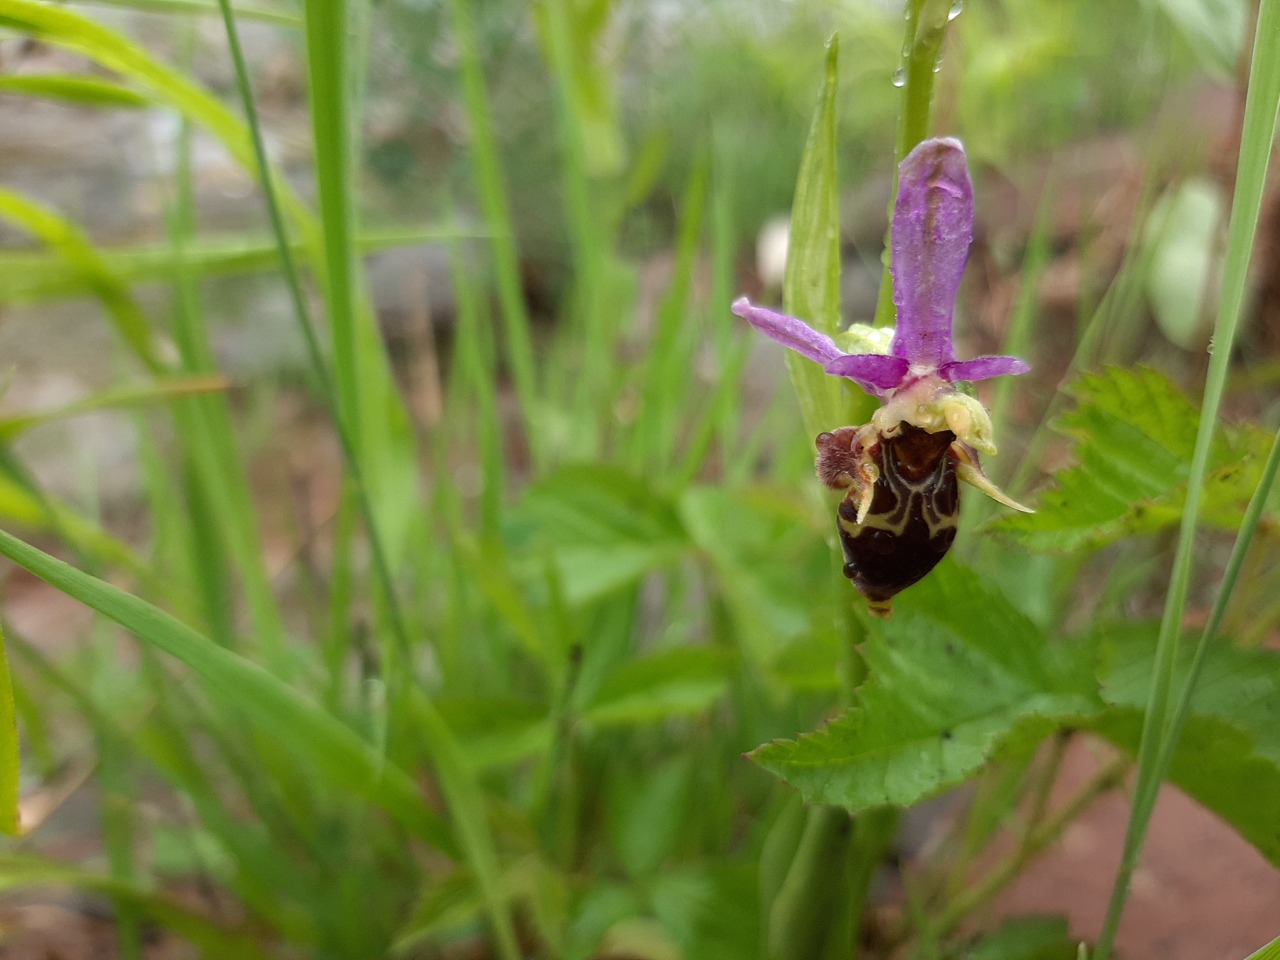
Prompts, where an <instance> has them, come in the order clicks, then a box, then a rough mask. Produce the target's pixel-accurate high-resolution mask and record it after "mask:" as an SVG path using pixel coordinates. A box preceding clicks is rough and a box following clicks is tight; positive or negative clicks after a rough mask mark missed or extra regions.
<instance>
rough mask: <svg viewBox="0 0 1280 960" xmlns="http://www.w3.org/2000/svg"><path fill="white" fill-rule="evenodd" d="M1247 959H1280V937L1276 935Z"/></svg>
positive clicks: (1246, 958)
mask: <svg viewBox="0 0 1280 960" xmlns="http://www.w3.org/2000/svg"><path fill="white" fill-rule="evenodd" d="M1245 960H1280V937H1276V938H1275V939H1274V940H1272V941H1271V942H1270V943H1268V944H1267V945H1266V946H1265V947H1262V948H1261V949H1260V950H1255V951H1254V952H1253V953H1251V954H1249V956H1247V957H1245Z"/></svg>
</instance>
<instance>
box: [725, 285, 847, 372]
mask: <svg viewBox="0 0 1280 960" xmlns="http://www.w3.org/2000/svg"><path fill="white" fill-rule="evenodd" d="M729 309H730V310H732V311H733V312H734V313H735V314H736V315H738V316H739V317H741V318H742V319H743V320H745V321H747V323H749V324H751V325H752V326H753V327H755V328H756V329H757V330H759V331H760V332H761V333H763V334H764V335H765V336H766V337H768V338H769V339H771V340H777V341H778V342H779V343H780V344H782V345H783V346H784V347H788V348H790V349H792V350H794V351H795V352H796V353H798V354H800V356H802V357H807V358H809V359H810V360H812V361H813V362H814V363H817V364H821V365H822V366H823V367H826V365H827V364H829V363H831V362H832V361H833V360H836V359H837V358H839V357H843V356H844V355H845V354H844V352H843V351H841V349H840V348H839V347H837V346H836V345H835V343H834V342H833V341H832V339H831V338H830V337H828V336H826V335H825V334H821V333H819V332H818V331H817V330H815V329H813V327H811V326H809V325H808V324H807V323H805V322H804V321H803V320H797V319H796V318H795V317H788V316H787V315H786V314H783V313H774V312H773V311H772V310H766V309H765V308H764V307H757V306H755V305H753V304H752V303H751V301H749V300H748V299H747V298H746V297H739V298H738V299H737V300H735V301H733V306H732V307H730V308H729Z"/></svg>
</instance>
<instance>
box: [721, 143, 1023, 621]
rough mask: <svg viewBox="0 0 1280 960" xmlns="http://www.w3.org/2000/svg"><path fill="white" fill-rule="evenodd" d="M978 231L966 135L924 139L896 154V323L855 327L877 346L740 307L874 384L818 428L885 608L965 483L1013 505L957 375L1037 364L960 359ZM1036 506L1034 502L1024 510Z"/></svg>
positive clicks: (926, 551) (824, 471) (851, 574)
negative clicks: (956, 323)
mask: <svg viewBox="0 0 1280 960" xmlns="http://www.w3.org/2000/svg"><path fill="white" fill-rule="evenodd" d="M972 238H973V185H972V183H971V182H970V180H969V171H968V167H967V165H966V163H965V156H964V147H963V146H961V144H960V142H959V141H958V140H951V139H943V140H926V141H925V142H924V143H921V144H920V145H919V146H917V147H916V148H915V149H914V150H912V151H911V153H910V154H908V155H907V158H906V159H905V160H903V161H902V164H901V166H900V167H899V168H898V197H897V201H896V202H895V204H894V211H893V229H892V231H891V240H890V246H891V250H890V255H891V260H890V269H891V272H892V274H893V302H894V304H895V305H896V307H897V314H898V316H897V326H896V327H895V328H894V330H893V331H892V339H890V337H889V333H890V331H888V330H887V329H875V328H871V327H857V328H851V334H852V335H853V337H852V338H853V339H856V340H859V341H860V342H861V343H862V344H864V345H865V347H866V349H868V350H870V351H874V352H866V353H845V352H844V351H842V350H840V349H839V348H838V347H837V346H836V344H835V342H834V341H833V340H832V339H831V338H830V337H828V336H826V335H824V334H821V333H819V332H818V331H816V330H814V329H813V328H812V327H810V326H809V325H808V324H806V323H805V322H804V321H802V320H797V319H796V318H795V317H788V316H784V315H783V314H780V313H774V312H773V311H772V310H766V309H764V308H763V307H757V306H753V305H752V304H751V303H750V302H748V301H747V299H746V298H745V297H743V298H741V299H739V300H738V301H737V302H735V303H734V305H733V312H734V313H736V314H737V315H738V316H740V317H742V318H743V319H745V320H746V321H747V322H748V323H750V324H751V325H752V326H753V327H755V328H756V329H757V330H759V331H760V332H761V333H763V334H765V335H766V336H768V337H771V338H773V339H774V340H777V341H778V342H779V343H781V344H783V345H784V346H787V347H789V348H790V349H792V350H795V351H796V352H797V353H799V354H801V355H802V356H805V357H808V358H809V359H810V360H813V361H814V362H815V363H819V364H821V365H822V368H823V370H825V371H826V372H827V373H829V374H831V375H832V376H836V377H847V378H848V379H850V380H852V381H854V382H855V383H857V384H858V385H859V386H860V387H862V389H863V390H865V391H867V392H868V393H870V394H872V395H873V396H875V397H878V398H879V399H880V400H881V401H882V403H881V406H880V408H879V409H878V410H876V412H875V413H874V414H873V415H872V417H871V422H870V423H868V424H865V425H863V426H860V427H840V428H839V429H836V430H832V431H831V432H830V433H823V434H820V435H819V436H818V438H817V441H816V442H817V447H818V460H817V467H818V478H819V479H820V480H821V481H822V482H823V483H824V484H826V485H827V486H828V487H831V488H832V489H835V490H845V491H847V493H846V494H845V497H844V500H843V501H842V502H841V503H840V507H839V510H838V511H837V523H838V527H839V532H840V543H841V545H842V547H843V548H844V560H845V563H844V573H845V576H847V577H848V578H849V579H850V580H851V581H853V585H854V586H855V587H857V588H858V589H859V590H860V591H861V592H862V593H863V594H864V595H865V596H866V598H867V601H868V604H869V606H870V608H871V610H872V612H873V613H876V614H878V615H880V616H884V617H887V616H888V615H889V613H890V611H891V607H890V599H891V598H892V597H893V596H894V594H896V593H898V592H899V591H901V590H904V589H906V588H907V587H909V586H911V584H913V583H915V582H916V581H917V580H919V579H920V578H921V577H923V576H924V575H925V574H927V573H928V572H929V571H930V570H932V569H933V568H934V567H935V566H936V565H937V563H938V561H939V560H941V559H942V557H943V556H944V555H945V554H946V552H947V550H948V549H949V548H950V547H951V543H952V541H953V540H954V539H955V536H956V522H957V519H958V516H959V505H960V492H959V485H958V483H957V481H959V480H963V481H965V482H966V483H969V484H972V485H973V486H975V487H977V488H978V489H979V490H981V491H982V492H983V493H985V494H987V496H989V497H992V498H993V499H995V500H998V501H999V502H1000V503H1003V504H1005V505H1006V506H1009V507H1012V508H1013V509H1015V510H1027V509H1028V508H1026V507H1024V506H1022V505H1021V504H1019V503H1017V502H1015V501H1013V500H1011V499H1010V498H1009V497H1007V496H1005V495H1004V494H1003V493H1001V492H1000V491H999V490H998V489H997V488H996V487H995V485H994V484H992V483H991V481H990V480H988V479H987V476H986V474H985V473H983V471H982V465H981V463H980V462H979V459H978V455H979V453H988V454H994V453H995V452H996V448H995V443H994V441H993V439H992V436H991V417H990V416H989V415H988V414H987V411H986V408H984V407H983V406H982V404H981V403H979V402H978V401H977V400H976V399H974V398H973V397H971V396H969V395H968V394H966V393H963V392H961V391H960V390H959V389H957V388H956V386H955V384H956V383H957V382H958V381H961V380H970V381H971V380H986V379H988V378H990V377H997V376H1001V375H1003V374H1018V373H1026V372H1027V370H1029V369H1031V368H1030V367H1029V366H1028V365H1027V364H1026V363H1024V362H1023V361H1022V360H1019V359H1017V358H1016V357H978V358H977V359H976V360H957V359H956V355H955V345H954V343H953V342H952V338H951V322H952V316H953V314H954V312H955V302H956V293H957V291H958V290H959V288H960V276H961V274H962V273H963V272H964V265H965V260H966V259H967V258H968V255H969V243H970V241H971V240H972ZM1028 512H1029V511H1028Z"/></svg>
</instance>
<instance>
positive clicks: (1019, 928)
mask: <svg viewBox="0 0 1280 960" xmlns="http://www.w3.org/2000/svg"><path fill="white" fill-rule="evenodd" d="M1076 949H1077V944H1076V941H1074V940H1072V939H1071V936H1070V933H1069V931H1068V928H1067V920H1066V918H1065V917H1015V918H1014V919H1012V920H1007V921H1005V922H1004V923H1002V924H1001V925H1000V926H999V927H998V928H997V929H995V930H993V931H991V932H990V933H988V934H986V935H985V936H984V937H983V938H982V939H981V940H980V941H978V942H977V943H976V944H974V945H973V946H971V947H968V948H966V949H965V950H964V952H963V953H962V954H961V956H962V957H963V958H964V960H1075V958H1076Z"/></svg>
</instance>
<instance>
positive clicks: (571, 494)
mask: <svg viewBox="0 0 1280 960" xmlns="http://www.w3.org/2000/svg"><path fill="white" fill-rule="evenodd" d="M505 539H506V540H507V543H508V545H510V546H513V547H519V549H513V550H512V556H523V557H525V558H526V564H525V567H524V568H523V573H524V574H525V575H526V576H527V577H530V578H532V579H533V580H535V581H541V580H542V579H543V577H544V574H545V569H544V564H543V558H544V557H545V556H550V557H551V558H552V559H553V560H554V562H555V564H556V568H557V573H558V576H559V580H560V585H561V588H562V589H563V590H564V596H565V598H566V600H568V601H569V602H570V603H583V602H585V601H587V600H591V599H594V598H596V597H599V596H602V595H603V594H605V593H607V592H609V591H610V590H614V589H617V588H618V587H621V586H623V585H625V584H627V583H631V582H633V581H635V580H636V579H638V578H640V577H642V576H644V575H645V574H646V573H649V572H650V571H652V570H654V569H656V568H658V567H661V566H664V565H665V564H668V563H670V562H672V561H673V560H675V559H677V558H679V557H680V556H681V555H682V554H684V553H685V552H686V551H687V550H688V548H689V542H688V537H687V536H686V535H685V532H684V528H683V526H682V525H681V523H680V519H679V517H678V516H677V515H676V511H675V509H674V506H673V505H672V504H671V503H670V502H669V501H668V500H667V499H665V498H664V497H662V496H660V495H659V494H658V493H656V492H655V491H654V490H653V489H652V488H650V486H649V485H648V484H646V483H645V482H644V481H642V480H640V479H639V478H637V477H633V476H631V475H630V474H628V473H626V472H625V471H622V470H618V469H615V468H612V467H604V466H586V465H582V466H571V467H565V468H563V469H561V470H558V471H556V472H555V473H553V474H551V475H550V476H548V477H545V478H543V479H542V480H540V481H539V482H538V483H536V484H534V485H533V486H532V487H531V488H530V489H529V490H528V492H527V493H526V494H525V498H524V500H523V502H522V503H521V506H520V508H519V509H518V510H517V511H515V512H514V515H513V519H512V521H511V522H510V523H509V524H508V526H507V529H506V536H505Z"/></svg>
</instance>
